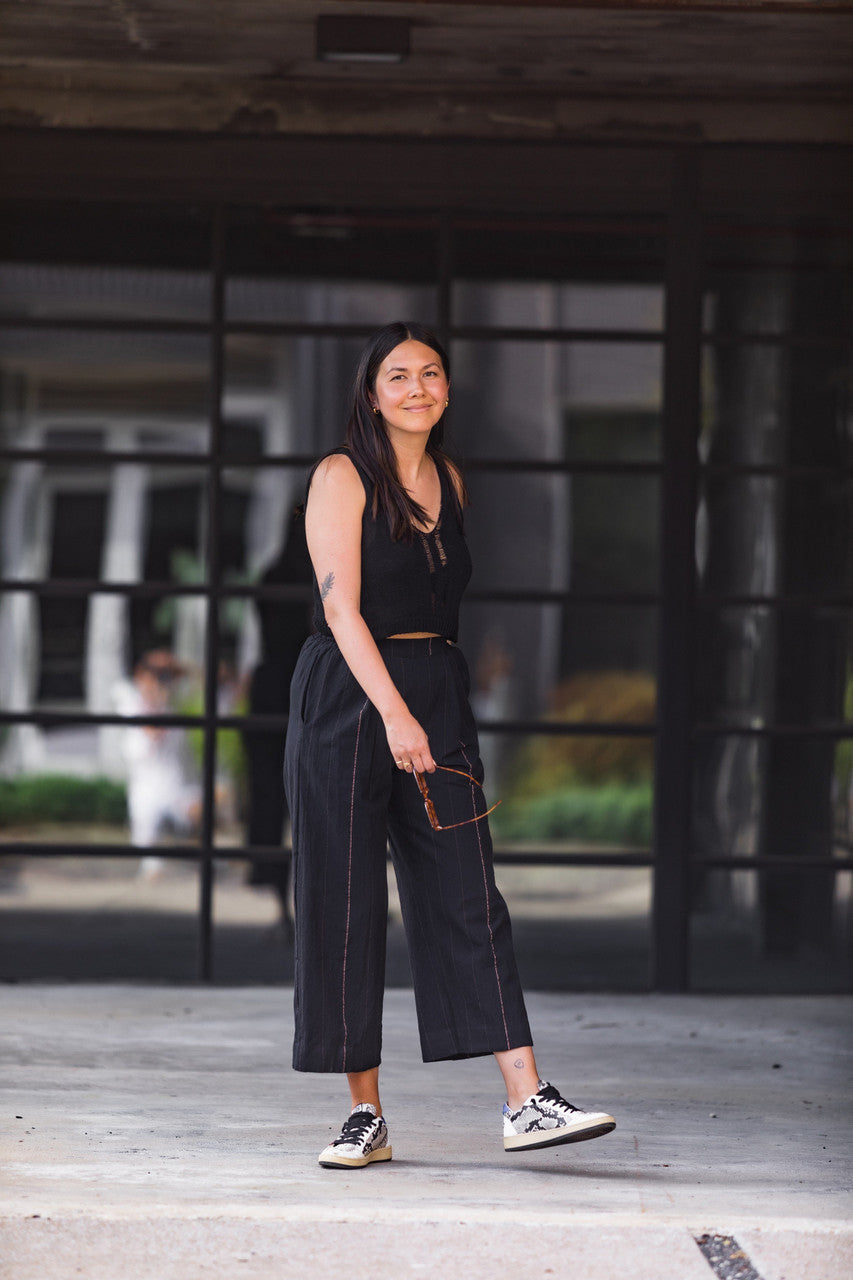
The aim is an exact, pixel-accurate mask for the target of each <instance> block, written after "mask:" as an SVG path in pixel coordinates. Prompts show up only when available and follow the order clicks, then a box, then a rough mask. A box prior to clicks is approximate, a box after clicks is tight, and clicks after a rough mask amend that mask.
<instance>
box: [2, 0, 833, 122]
mask: <svg viewBox="0 0 853 1280" xmlns="http://www.w3.org/2000/svg"><path fill="white" fill-rule="evenodd" d="M320 14H332V15H350V16H357V15H379V16H380V17H386V18H391V17H393V18H406V19H408V20H409V21H410V23H411V50H410V55H409V56H408V57H407V58H406V59H405V60H404V61H403V62H401V63H399V64H396V65H384V64H383V65H373V64H359V63H330V62H323V61H319V60H318V59H317V57H316V45H315V40H316V37H315V27H316V20H317V18H318V16H319V15H320ZM0 125H6V126H19V127H20V126H23V127H51V128H63V127H66V128H69V127H70V128H95V129H103V128H124V129H143V130H149V129H154V130H162V129H168V130H172V131H174V130H179V131H190V132H195V131H203V132H246V133H256V134H269V133H318V134H323V135H326V136H328V135H329V134H359V133H361V134H374V135H375V134H410V135H416V136H450V137H453V136H456V137H458V136H471V137H480V136H511V137H521V138H524V137H536V138H543V139H544V138H557V137H561V136H568V137H573V138H602V137H611V138H620V139H622V140H624V139H625V138H631V137H638V138H654V139H656V140H661V139H673V138H679V137H691V138H694V139H695V138H701V139H708V140H712V141H713V140H726V141H732V140H770V141H772V140H792V141H845V142H846V141H851V140H853V4H851V3H842V2H840V0H716V2H715V3H710V2H709V3H703V2H702V0H697V2H690V0H648V2H647V3H639V2H637V0H600V2H599V3H592V2H584V0H578V2H577V3H572V2H564V3H557V2H556V0H554V2H553V3H550V4H548V3H542V4H530V3H508V2H504V3H494V2H492V3H484V2H482V0H461V2H457V3H441V2H438V0H436V2H433V0H416V2H409V3H398V2H397V0H325V3H321V2H318V0H26V2H20V0H18V2H15V0H11V2H10V0H0Z"/></svg>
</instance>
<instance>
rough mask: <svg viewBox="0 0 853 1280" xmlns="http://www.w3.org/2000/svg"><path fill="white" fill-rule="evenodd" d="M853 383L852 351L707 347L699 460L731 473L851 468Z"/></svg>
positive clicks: (751, 345)
mask: <svg viewBox="0 0 853 1280" xmlns="http://www.w3.org/2000/svg"><path fill="white" fill-rule="evenodd" d="M763 299H764V295H759V301H763ZM836 321H837V316H836ZM851 380H853V357H852V356H851V350H850V348H849V347H848V349H847V350H845V349H844V348H840V347H818V346H814V347H797V348H791V347H784V346H768V345H762V344H760V343H749V342H743V343H739V344H737V345H735V344H725V345H720V346H712V345H706V346H705V347H704V354H703V373H702V418H701V435H700V442H699V448H700V455H701V457H702V460H703V461H705V462H712V463H722V464H726V465H734V466H782V465H784V464H789V465H804V466H831V467H836V466H839V465H843V464H846V465H849V464H850V463H851V462H852V461H853V413H851V410H850V403H851Z"/></svg>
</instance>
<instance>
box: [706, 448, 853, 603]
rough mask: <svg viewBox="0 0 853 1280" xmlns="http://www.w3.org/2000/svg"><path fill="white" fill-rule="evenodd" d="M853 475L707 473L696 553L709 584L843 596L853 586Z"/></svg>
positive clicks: (719, 588)
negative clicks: (805, 475)
mask: <svg viewBox="0 0 853 1280" xmlns="http://www.w3.org/2000/svg"><path fill="white" fill-rule="evenodd" d="M852 523H853V481H851V479H850V478H849V477H848V476H845V475H844V474H843V473H839V474H836V475H826V476H816V477H797V478H792V479H789V480H787V481H786V480H785V479H783V478H782V477H779V476H772V475H771V476H767V475H730V476H727V475H710V474H708V475H705V477H704V479H703V481H702V483H701V486H700V498H699V507H698V514H697V528H696V558H697V565H698V571H699V580H700V583H701V585H702V586H703V587H704V588H705V589H706V590H707V591H710V592H719V593H723V594H728V595H771V596H772V595H777V594H784V593H786V592H790V593H793V594H802V595H807V596H820V595H831V596H834V595H840V594H843V593H847V592H850V591H851V589H853V538H851V536H850V534H851V524H852Z"/></svg>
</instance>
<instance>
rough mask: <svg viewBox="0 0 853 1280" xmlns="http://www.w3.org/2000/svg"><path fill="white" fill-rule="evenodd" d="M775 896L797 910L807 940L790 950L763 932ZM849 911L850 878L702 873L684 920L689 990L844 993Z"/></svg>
mask: <svg viewBox="0 0 853 1280" xmlns="http://www.w3.org/2000/svg"><path fill="white" fill-rule="evenodd" d="M780 893H781V895H782V897H783V898H787V899H789V900H790V901H796V902H797V903H798V904H799V915H798V919H799V920H800V921H801V925H802V927H804V928H806V932H807V938H806V937H803V938H798V940H797V942H796V945H793V944H791V945H789V946H784V947H780V946H779V945H778V943H777V942H776V941H775V940H774V938H773V932H772V926H770V927H769V926H768V915H769V917H770V919H771V921H772V918H773V915H774V914H775V913H776V912H778V906H774V903H776V902H777V901H778V899H779V896H780ZM851 907H853V877H851V873H850V872H836V873H834V874H833V873H832V872H829V871H823V870H821V871H818V870H816V869H815V870H812V871H805V872H799V873H794V872H787V873H786V872H779V871H766V872H757V871H718V870H714V871H706V872H703V873H702V874H701V876H698V877H697V878H696V879H695V881H694V909H693V914H692V916H691V921H690V966H691V978H692V981H691V986H692V988H693V990H695V991H743V992H770V993H773V992H779V993H800V992H802V993H808V994H810V995H812V994H815V993H820V992H836V991H849V990H850V980H851V977H853V973H851V967H850V954H851V948H852V947H853V938H851V921H853V910H851ZM806 922H810V923H806ZM818 926H819V932H815V930H816V929H817V928H818Z"/></svg>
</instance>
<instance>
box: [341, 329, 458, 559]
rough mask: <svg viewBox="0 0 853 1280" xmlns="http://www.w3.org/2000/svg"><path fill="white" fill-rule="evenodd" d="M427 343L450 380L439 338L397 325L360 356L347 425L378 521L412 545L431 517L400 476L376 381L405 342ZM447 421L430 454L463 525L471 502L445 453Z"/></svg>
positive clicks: (436, 430) (435, 432) (433, 436)
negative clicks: (377, 407)
mask: <svg viewBox="0 0 853 1280" xmlns="http://www.w3.org/2000/svg"><path fill="white" fill-rule="evenodd" d="M410 340H412V341H414V342H422V343H423V344H424V346H425V347H429V348H430V350H432V351H434V352H435V354H436V355H437V356H438V358H439V360H440V361H441V364H442V366H443V368H444V373H445V376H446V377H447V379H448V381H449V380H450V361H449V360H448V358H447V352H446V351H445V350H444V348H443V347H442V345H441V343H440V342H439V341H438V339H437V338H436V336H435V334H434V333H432V332H431V331H430V330H429V329H427V328H426V327H425V326H424V325H422V324H418V323H417V322H415V321H411V322H409V321H402V320H397V321H394V322H393V323H392V324H386V325H384V326H383V328H381V329H379V330H377V332H376V333H374V334H373V336H372V337H371V338H370V340H369V341H368V343H367V344H366V346H365V348H364V350H363V351H362V353H361V359H360V360H359V362H358V368H357V369H356V372H355V378H354V380H353V387H352V395H351V399H350V408H349V418H348V420H347V432H346V444H347V448H348V449H349V451H350V453H351V454H352V455H353V457H354V458H355V460H356V461H357V462H358V464H359V466H360V467H361V468H362V470H363V471H365V472H366V473H367V475H368V476H369V477H370V479H371V480H372V481H373V515H374V517H376V516H377V515H379V514H380V513H381V514H382V515H384V516H385V518H386V519H387V521H388V525H389V528H390V530H391V537H392V538H394V539H396V540H401V539H405V540H411V538H412V536H413V529H414V526H415V525H416V524H429V516H428V515H427V513H426V511H424V509H423V507H422V506H421V505H420V503H419V502H415V501H414V500H413V499H412V498H411V497H410V496H409V494H408V493H407V492H406V490H405V489H404V488H403V485H402V484H401V483H400V478H399V476H398V475H397V460H396V457H395V455H394V449H393V446H392V444H391V441H390V440H389V438H388V433H387V432H386V430H385V428H384V426H383V424H382V418H381V416H380V415H379V414H376V413H374V412H373V404H372V402H371V394H372V393H373V392H374V391H375V388H376V375H377V373H378V372H379V366H380V365H381V364H382V362H383V360H385V359H386V357H387V356H389V355H390V354H391V352H392V351H393V350H394V348H395V347H399V345H400V343H401V342H408V341H410ZM443 444H444V415H443V414H442V416H441V417H440V418H439V420H438V422H437V423H436V424H435V426H434V427H433V429H432V431H431V432H430V435H429V440H428V441H427V447H426V451H427V453H428V454H429V455H430V457H431V458H432V459H433V461H434V462H435V465H436V468H437V470H438V473H439V477H442V476H444V477H445V478H446V481H447V484H448V485H449V487H450V491H451V493H452V494H453V501H454V505H455V507H456V514H457V516H458V518H459V520H460V521H461V519H462V507H463V505H464V504H465V502H466V500H467V495H466V493H465V489H464V484H462V480H461V474H460V473H459V471H458V469H457V468H456V467H455V465H453V464H451V463H450V460H449V459H448V457H447V455H446V454H445V452H444V448H443ZM451 469H452V471H453V473H454V474H455V475H456V476H458V477H459V481H460V484H462V491H461V492H462V496H461V500H460V497H459V493H458V491H457V485H456V484H454V482H453V479H452V476H451Z"/></svg>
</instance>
